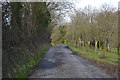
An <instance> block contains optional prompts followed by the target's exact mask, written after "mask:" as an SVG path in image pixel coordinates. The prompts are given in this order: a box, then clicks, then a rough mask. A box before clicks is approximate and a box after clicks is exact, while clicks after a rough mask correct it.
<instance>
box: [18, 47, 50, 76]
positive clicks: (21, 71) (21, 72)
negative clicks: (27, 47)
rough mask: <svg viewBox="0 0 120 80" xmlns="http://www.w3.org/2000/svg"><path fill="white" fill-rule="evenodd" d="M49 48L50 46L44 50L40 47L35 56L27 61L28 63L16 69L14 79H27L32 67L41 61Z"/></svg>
mask: <svg viewBox="0 0 120 80" xmlns="http://www.w3.org/2000/svg"><path fill="white" fill-rule="evenodd" d="M50 47H51V46H50V45H48V46H47V47H45V48H43V47H42V46H41V47H40V49H39V50H38V51H37V52H36V53H35V54H36V55H35V56H33V57H31V58H29V59H28V60H29V63H27V64H22V65H21V66H20V67H18V68H17V71H16V78H27V77H28V75H29V74H30V73H31V72H32V69H33V67H34V66H35V65H36V64H37V63H38V62H39V61H40V60H41V58H42V57H43V56H44V54H45V53H46V52H47V51H48V49H49V48H50Z"/></svg>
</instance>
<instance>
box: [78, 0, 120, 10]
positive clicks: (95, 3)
mask: <svg viewBox="0 0 120 80" xmlns="http://www.w3.org/2000/svg"><path fill="white" fill-rule="evenodd" d="M119 1H120V0H77V2H76V8H77V9H79V8H84V7H85V6H88V5H91V7H96V8H97V9H99V7H100V6H101V5H102V4H104V3H107V4H109V5H110V6H113V7H116V8H118V2H119Z"/></svg>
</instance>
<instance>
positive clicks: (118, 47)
mask: <svg viewBox="0 0 120 80" xmlns="http://www.w3.org/2000/svg"><path fill="white" fill-rule="evenodd" d="M117 53H118V59H120V57H119V46H118V48H117Z"/></svg>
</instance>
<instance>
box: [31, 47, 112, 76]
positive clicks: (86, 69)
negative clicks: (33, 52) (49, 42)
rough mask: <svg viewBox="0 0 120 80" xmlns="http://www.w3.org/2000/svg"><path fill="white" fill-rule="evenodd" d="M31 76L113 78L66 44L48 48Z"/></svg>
mask: <svg viewBox="0 0 120 80" xmlns="http://www.w3.org/2000/svg"><path fill="white" fill-rule="evenodd" d="M29 78H112V77H111V76H110V75H108V74H107V73H106V71H105V70H103V69H102V68H100V67H96V66H94V65H93V64H91V63H90V62H89V61H88V60H86V59H84V58H82V57H80V56H77V55H75V54H74V53H73V52H72V51H71V50H70V49H68V48H66V47H64V46H55V47H52V48H50V49H49V50H48V52H47V53H46V54H45V56H44V58H43V59H42V60H41V61H40V62H39V63H38V64H37V65H36V67H35V68H34V71H33V72H32V74H31V75H30V76H29Z"/></svg>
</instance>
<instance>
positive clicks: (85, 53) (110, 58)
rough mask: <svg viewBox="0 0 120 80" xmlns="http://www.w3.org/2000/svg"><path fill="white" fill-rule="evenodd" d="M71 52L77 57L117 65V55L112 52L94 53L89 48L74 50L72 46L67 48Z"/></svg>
mask: <svg viewBox="0 0 120 80" xmlns="http://www.w3.org/2000/svg"><path fill="white" fill-rule="evenodd" d="M68 47H69V48H70V49H71V50H72V51H74V52H76V53H77V54H78V55H81V56H82V57H84V58H87V59H90V60H94V61H97V62H98V63H99V62H103V63H107V64H112V65H117V64H118V56H117V53H112V52H105V51H104V50H99V49H98V50H97V52H96V53H95V51H94V48H89V47H81V48H79V49H78V48H75V47H73V46H70V45H69V46H68Z"/></svg>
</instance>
